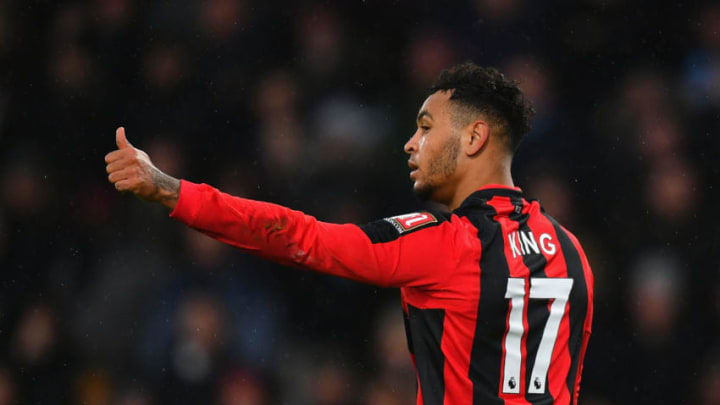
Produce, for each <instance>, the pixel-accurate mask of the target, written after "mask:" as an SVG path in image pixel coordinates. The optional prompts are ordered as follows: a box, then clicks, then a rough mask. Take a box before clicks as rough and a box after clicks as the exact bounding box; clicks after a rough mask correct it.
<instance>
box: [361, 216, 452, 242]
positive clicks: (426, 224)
mask: <svg viewBox="0 0 720 405" xmlns="http://www.w3.org/2000/svg"><path fill="white" fill-rule="evenodd" d="M450 219H451V218H450V214H448V213H445V212H442V211H439V210H424V211H416V212H411V213H407V214H401V215H395V216H391V217H385V218H381V219H378V220H375V221H372V222H368V223H366V224H363V225H360V229H362V230H363V232H365V234H366V235H367V236H368V237H369V238H370V240H371V241H372V242H373V243H384V242H391V241H394V240H396V239H398V238H400V237H403V236H407V235H410V234H413V233H415V232H419V231H422V230H424V229H428V228H433V227H437V226H439V225H441V224H444V223H448V222H450Z"/></svg>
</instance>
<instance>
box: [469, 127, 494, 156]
mask: <svg viewBox="0 0 720 405" xmlns="http://www.w3.org/2000/svg"><path fill="white" fill-rule="evenodd" d="M468 130H469V132H467V136H466V137H465V142H464V145H463V147H464V148H463V149H464V150H465V154H466V155H468V156H475V155H476V154H478V153H479V152H480V151H481V150H482V148H483V147H484V146H485V145H487V143H488V139H490V127H489V126H488V124H487V122H485V121H483V120H477V121H474V122H473V123H472V124H470V126H469V128H468Z"/></svg>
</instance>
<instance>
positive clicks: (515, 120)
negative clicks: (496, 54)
mask: <svg viewBox="0 0 720 405" xmlns="http://www.w3.org/2000/svg"><path fill="white" fill-rule="evenodd" d="M437 91H452V95H451V96H450V100H451V101H453V102H454V103H455V105H456V106H458V107H460V109H461V112H467V113H470V114H459V115H461V116H466V117H464V118H463V120H464V121H465V122H464V123H467V121H469V120H470V119H471V117H470V116H471V115H474V114H477V113H480V114H484V115H485V116H486V117H487V118H488V119H491V120H493V121H494V124H495V125H497V126H498V127H499V128H500V129H501V133H503V134H504V135H505V136H507V140H508V145H509V147H510V150H511V151H513V152H514V151H515V150H517V148H518V146H519V145H520V141H521V140H522V138H523V136H525V134H526V133H528V132H529V131H530V119H531V118H532V116H533V115H534V114H535V110H534V109H533V107H532V105H531V104H530V101H528V100H527V99H526V98H525V96H523V93H522V91H520V89H519V88H518V86H517V83H516V82H514V81H512V80H508V79H506V78H505V76H504V75H503V74H502V73H500V72H499V71H498V70H497V69H495V68H492V67H480V66H478V65H476V64H474V63H472V62H465V63H462V64H459V65H456V66H454V67H452V68H450V69H448V70H444V71H443V72H442V73H440V77H438V79H437V81H436V82H435V84H433V86H432V87H430V93H429V94H433V93H435V92H437ZM473 113H474V114H473Z"/></svg>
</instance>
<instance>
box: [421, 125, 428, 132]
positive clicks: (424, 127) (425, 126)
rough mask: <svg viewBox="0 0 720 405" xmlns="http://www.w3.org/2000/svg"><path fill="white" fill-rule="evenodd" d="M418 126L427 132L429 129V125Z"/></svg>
mask: <svg viewBox="0 0 720 405" xmlns="http://www.w3.org/2000/svg"><path fill="white" fill-rule="evenodd" d="M420 128H422V130H423V131H425V132H427V131H429V130H430V127H429V126H427V125H421V126H420Z"/></svg>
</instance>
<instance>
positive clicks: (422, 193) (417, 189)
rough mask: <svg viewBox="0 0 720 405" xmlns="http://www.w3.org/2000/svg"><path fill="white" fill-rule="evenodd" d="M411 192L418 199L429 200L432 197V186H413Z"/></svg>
mask: <svg viewBox="0 0 720 405" xmlns="http://www.w3.org/2000/svg"><path fill="white" fill-rule="evenodd" d="M413 192H414V193H415V196H416V197H417V198H419V199H420V201H430V200H431V197H432V192H433V189H432V187H423V186H422V185H417V184H416V185H415V186H413Z"/></svg>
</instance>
